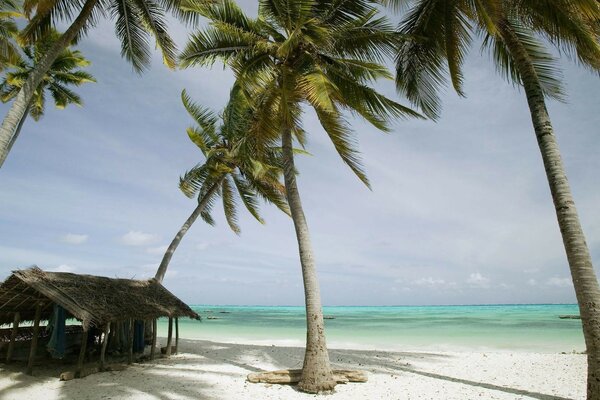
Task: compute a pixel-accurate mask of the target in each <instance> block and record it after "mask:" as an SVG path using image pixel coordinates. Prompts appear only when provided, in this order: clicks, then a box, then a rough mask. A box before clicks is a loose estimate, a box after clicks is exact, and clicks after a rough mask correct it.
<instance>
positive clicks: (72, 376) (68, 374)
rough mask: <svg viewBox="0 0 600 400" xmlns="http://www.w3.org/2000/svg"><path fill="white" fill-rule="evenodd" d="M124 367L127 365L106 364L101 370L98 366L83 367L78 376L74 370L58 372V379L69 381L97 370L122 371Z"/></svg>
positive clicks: (94, 372)
mask: <svg viewBox="0 0 600 400" xmlns="http://www.w3.org/2000/svg"><path fill="white" fill-rule="evenodd" d="M125 368H127V365H125V364H113V365H107V366H105V367H104V369H103V370H102V371H100V367H91V368H85V369H84V370H83V371H81V374H79V376H76V375H77V373H76V372H75V371H66V372H63V373H62V374H60V377H59V379H60V380H61V381H70V380H71V379H75V378H84V377H86V376H88V375H92V374H97V373H98V372H105V371H123V370H124V369H125Z"/></svg>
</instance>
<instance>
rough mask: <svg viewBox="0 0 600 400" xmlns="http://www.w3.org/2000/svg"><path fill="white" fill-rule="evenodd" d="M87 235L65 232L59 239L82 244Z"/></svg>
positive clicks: (85, 240) (64, 241)
mask: <svg viewBox="0 0 600 400" xmlns="http://www.w3.org/2000/svg"><path fill="white" fill-rule="evenodd" d="M88 238H89V236H88V235H78V234H75V233H67V234H66V235H64V236H62V237H61V238H60V241H61V242H63V243H68V244H83V243H85V242H87V240H88Z"/></svg>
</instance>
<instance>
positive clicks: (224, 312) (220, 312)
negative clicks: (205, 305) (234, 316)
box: [219, 311, 231, 314]
mask: <svg viewBox="0 0 600 400" xmlns="http://www.w3.org/2000/svg"><path fill="white" fill-rule="evenodd" d="M219 314H231V312H230V311H219Z"/></svg>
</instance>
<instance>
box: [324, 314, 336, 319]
mask: <svg viewBox="0 0 600 400" xmlns="http://www.w3.org/2000/svg"><path fill="white" fill-rule="evenodd" d="M323 319H335V317H334V316H331V315H326V316H324V317H323Z"/></svg>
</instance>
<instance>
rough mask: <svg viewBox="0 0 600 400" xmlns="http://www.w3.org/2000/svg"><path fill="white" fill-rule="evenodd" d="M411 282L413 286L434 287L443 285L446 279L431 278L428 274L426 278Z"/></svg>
mask: <svg viewBox="0 0 600 400" xmlns="http://www.w3.org/2000/svg"><path fill="white" fill-rule="evenodd" d="M412 284H413V285H415V286H423V287H428V288H434V287H439V286H444V285H445V284H446V281H445V280H443V279H436V278H432V277H431V276H429V277H427V278H421V279H417V280H415V281H413V282H412Z"/></svg>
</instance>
